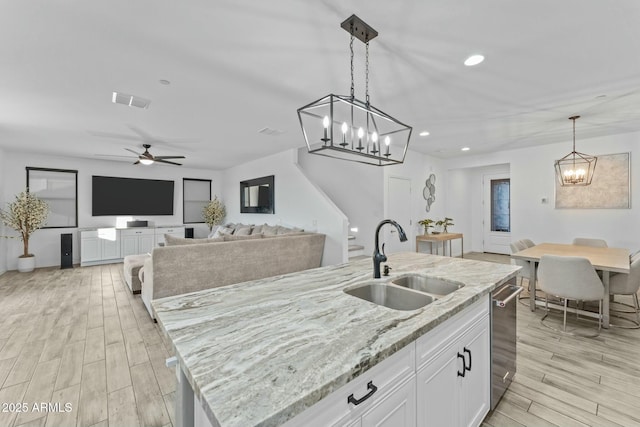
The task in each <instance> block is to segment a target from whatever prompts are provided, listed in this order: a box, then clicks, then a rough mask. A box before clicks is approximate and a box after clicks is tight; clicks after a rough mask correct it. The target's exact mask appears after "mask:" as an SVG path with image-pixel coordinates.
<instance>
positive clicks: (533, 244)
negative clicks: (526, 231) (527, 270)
mask: <svg viewBox="0 0 640 427" xmlns="http://www.w3.org/2000/svg"><path fill="white" fill-rule="evenodd" d="M520 241H521V242H522V243H524V244H525V246H526V247H527V248H532V247H534V246H535V245H536V244H535V243H533V240H531V239H522V240H520Z"/></svg>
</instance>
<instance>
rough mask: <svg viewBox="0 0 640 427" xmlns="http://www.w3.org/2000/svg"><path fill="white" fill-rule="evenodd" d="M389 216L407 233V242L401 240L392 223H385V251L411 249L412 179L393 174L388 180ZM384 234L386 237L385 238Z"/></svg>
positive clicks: (383, 239)
mask: <svg viewBox="0 0 640 427" xmlns="http://www.w3.org/2000/svg"><path fill="white" fill-rule="evenodd" d="M387 214H388V216H387V218H388V219H392V220H394V221H396V222H397V223H398V224H400V226H401V227H402V229H403V230H404V232H405V233H406V235H407V241H406V242H400V238H399V236H398V231H397V230H396V228H395V227H394V226H392V225H388V224H387V225H384V226H383V229H382V233H380V234H381V236H380V237H381V239H382V241H383V242H386V245H385V252H386V253H387V254H391V253H394V252H406V251H411V250H412V246H411V242H412V241H413V238H414V236H413V231H412V224H411V181H410V180H408V179H406V178H399V177H394V176H391V177H389V179H388V181H387ZM383 236H384V238H383Z"/></svg>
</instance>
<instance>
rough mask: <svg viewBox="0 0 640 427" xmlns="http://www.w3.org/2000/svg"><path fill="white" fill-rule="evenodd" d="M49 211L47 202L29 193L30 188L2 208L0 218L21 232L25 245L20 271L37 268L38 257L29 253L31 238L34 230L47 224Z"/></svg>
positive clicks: (21, 238)
mask: <svg viewBox="0 0 640 427" xmlns="http://www.w3.org/2000/svg"><path fill="white" fill-rule="evenodd" d="M48 213H49V207H48V206H47V203H46V202H45V201H44V200H40V199H38V198H37V197H36V196H34V195H33V194H31V193H29V189H27V190H25V191H23V192H22V193H20V194H18V195H17V196H16V199H15V200H14V201H13V202H12V203H9V206H8V209H7V210H0V220H1V221H2V222H3V223H4V224H5V225H6V226H7V227H11V228H13V229H14V230H16V231H17V232H18V233H19V234H20V236H19V237H20V240H22V243H23V246H24V252H23V253H22V255H20V257H18V271H20V272H21V273H26V272H29V271H33V270H34V269H35V266H36V258H35V256H34V255H33V254H31V253H29V239H30V238H31V235H32V234H33V232H34V231H36V230H37V229H39V228H42V227H43V226H44V225H45V223H46V221H47V215H48ZM4 237H8V238H16V237H14V236H4Z"/></svg>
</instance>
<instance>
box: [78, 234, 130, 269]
mask: <svg viewBox="0 0 640 427" xmlns="http://www.w3.org/2000/svg"><path fill="white" fill-rule="evenodd" d="M119 235H120V230H117V229H115V228H99V229H97V230H90V231H81V232H80V265H81V266H86V265H95V264H104V263H108V262H114V261H118V260H119V259H120V258H121V256H120V240H119Z"/></svg>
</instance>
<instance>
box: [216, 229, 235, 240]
mask: <svg viewBox="0 0 640 427" xmlns="http://www.w3.org/2000/svg"><path fill="white" fill-rule="evenodd" d="M232 234H233V228H231V227H219V228H218V229H217V230H216V232H215V233H214V234H213V238H214V239H215V238H217V237H222V236H230V235H232Z"/></svg>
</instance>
